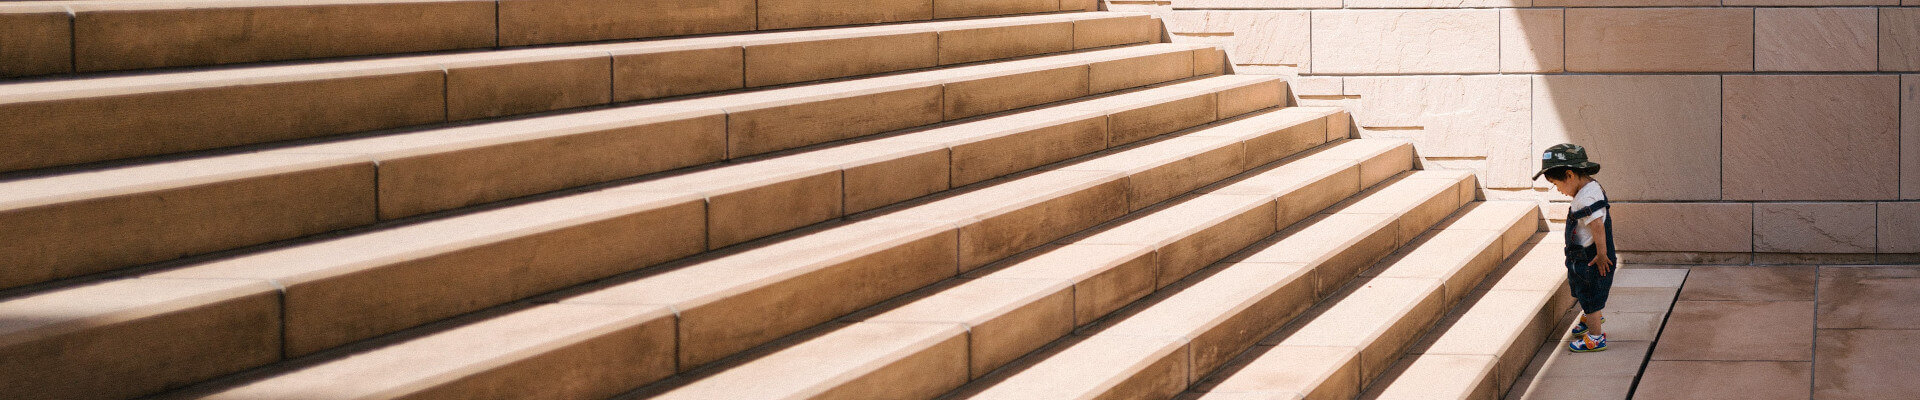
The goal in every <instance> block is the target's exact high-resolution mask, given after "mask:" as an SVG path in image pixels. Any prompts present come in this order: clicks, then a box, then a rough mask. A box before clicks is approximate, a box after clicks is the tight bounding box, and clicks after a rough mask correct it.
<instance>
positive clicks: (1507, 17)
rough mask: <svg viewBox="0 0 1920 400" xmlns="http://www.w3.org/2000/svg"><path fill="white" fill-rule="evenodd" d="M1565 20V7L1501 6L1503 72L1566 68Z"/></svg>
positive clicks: (1546, 70) (1501, 70) (1554, 70)
mask: <svg viewBox="0 0 1920 400" xmlns="http://www.w3.org/2000/svg"><path fill="white" fill-rule="evenodd" d="M1566 23H1567V13H1566V10H1552V9H1513V10H1500V72H1507V73H1513V72H1561V71H1565V70H1566V68H1567V66H1566V61H1567V60H1566V44H1567V38H1566Z"/></svg>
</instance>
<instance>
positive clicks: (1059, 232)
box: [959, 180, 1128, 270]
mask: <svg viewBox="0 0 1920 400" xmlns="http://www.w3.org/2000/svg"><path fill="white" fill-rule="evenodd" d="M1127 190H1128V186H1127V185H1126V183H1125V182H1124V181H1120V180H1115V181H1110V182H1102V183H1098V184H1095V185H1092V186H1091V187H1086V188H1082V189H1081V190H1077V191H1074V192H1072V193H1068V194H1064V195H1061V196H1059V197H1054V198H1048V199H1044V200H1041V201H1039V202H1037V204H1033V205H1031V206H1027V207H1023V208H1020V209H1017V210H1011V211H1008V212H1005V213H1001V214H998V215H994V216H991V217H986V218H983V219H980V220H979V221H977V222H973V223H971V224H968V225H966V226H962V227H960V230H959V231H960V245H959V246H960V247H959V248H960V255H959V259H960V269H961V270H971V269H974V268H977V267H979V266H982V265H986V264H987V263H990V262H993V261H995V260H999V259H1001V258H1003V257H1007V256H1011V255H1014V254H1016V253H1020V252H1022V251H1026V250H1028V249H1032V248H1034V247H1037V246H1039V245H1041V244H1044V243H1047V242H1051V241H1053V240H1055V239H1059V238H1061V237H1065V236H1067V235H1068V234H1071V233H1073V232H1077V231H1080V230H1082V229H1086V228H1089V227H1092V226H1094V225H1096V224H1099V223H1101V222H1106V221H1108V220H1112V219H1114V218H1118V217H1120V215H1122V214H1125V213H1126V210H1127V208H1126V207H1123V205H1124V204H1125V203H1126V201H1127Z"/></svg>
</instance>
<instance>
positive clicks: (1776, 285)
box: [1680, 266, 1816, 301]
mask: <svg viewBox="0 0 1920 400" xmlns="http://www.w3.org/2000/svg"><path fill="white" fill-rule="evenodd" d="M1815 272H1816V271H1815V268H1814V267H1789V266H1774V267H1694V268H1692V270H1691V271H1689V272H1688V273H1687V284H1686V286H1685V287H1683V288H1681V290H1680V300H1798V301H1809V300H1813V299H1814V298H1813V292H1814V286H1815V285H1814V273H1815Z"/></svg>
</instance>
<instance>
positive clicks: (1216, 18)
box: [1166, 10, 1313, 71]
mask: <svg viewBox="0 0 1920 400" xmlns="http://www.w3.org/2000/svg"><path fill="white" fill-rule="evenodd" d="M1310 22H1312V21H1311V19H1310V17H1309V12H1308V11H1305V10H1290V11H1267V10H1262V11H1175V12H1173V13H1172V14H1169V15H1168V18H1167V21H1166V23H1167V30H1168V31H1169V32H1171V33H1173V34H1174V35H1189V36H1217V35H1223V34H1225V35H1231V36H1232V37H1231V38H1230V39H1229V43H1230V44H1231V46H1230V47H1229V48H1228V51H1227V56H1228V59H1230V60H1232V61H1233V63H1234V64H1236V65H1262V66H1293V67H1297V68H1300V69H1301V70H1302V71H1308V70H1311V68H1312V64H1311V63H1310V61H1311V58H1310V57H1311V56H1312V54H1311V53H1309V51H1308V46H1307V45H1308V44H1309V43H1311V42H1312V41H1311V40H1310V39H1311V36H1312V33H1313V32H1312V31H1311V27H1310Z"/></svg>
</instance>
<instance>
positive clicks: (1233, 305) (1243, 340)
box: [1095, 263, 1314, 380]
mask: <svg viewBox="0 0 1920 400" xmlns="http://www.w3.org/2000/svg"><path fill="white" fill-rule="evenodd" d="M1311 273H1312V269H1310V268H1306V266H1304V265H1300V264H1267V263H1236V264H1229V265H1228V266H1226V267H1225V268H1213V269H1209V270H1207V271H1204V272H1201V274H1200V275H1196V276H1195V278H1194V279H1189V280H1186V281H1183V282H1181V283H1179V284H1177V287H1179V289H1178V290H1179V292H1178V293H1171V295H1167V296H1159V297H1155V298H1150V299H1149V300H1146V302H1143V303H1142V305H1143V307H1135V308H1132V309H1130V310H1127V311H1122V312H1120V313H1119V314H1118V315H1116V316H1115V317H1113V318H1115V320H1114V322H1111V323H1110V324H1109V325H1108V326H1105V327H1100V328H1096V331H1097V332H1098V333H1096V334H1095V335H1099V336H1140V337H1184V338H1186V339H1187V340H1188V341H1189V343H1188V347H1189V349H1190V351H1191V352H1192V355H1191V357H1192V364H1193V370H1192V376H1190V377H1188V378H1187V379H1189V380H1198V379H1200V378H1201V377H1204V376H1205V375H1206V374H1207V373H1208V372H1209V371H1213V370H1214V369H1216V368H1218V367H1220V366H1221V365H1223V364H1225V363H1227V362H1228V361H1229V360H1230V359H1231V358H1233V357H1234V356H1236V355H1238V354H1240V353H1241V351H1243V350H1246V349H1247V348H1248V347H1250V346H1252V345H1253V344H1254V342H1256V341H1258V340H1260V339H1261V337H1262V336H1264V335H1266V334H1267V333H1269V332H1271V331H1273V330H1274V329H1275V328H1279V327H1280V325H1281V324H1284V323H1286V321H1287V320H1288V319H1290V318H1291V317H1292V316H1294V315H1296V314H1299V313H1300V312H1301V311H1303V310H1306V309H1307V307H1309V306H1311V305H1312V302H1313V299H1314V293H1313V280H1312V279H1311V277H1310V276H1308V275H1309V274H1311Z"/></svg>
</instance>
